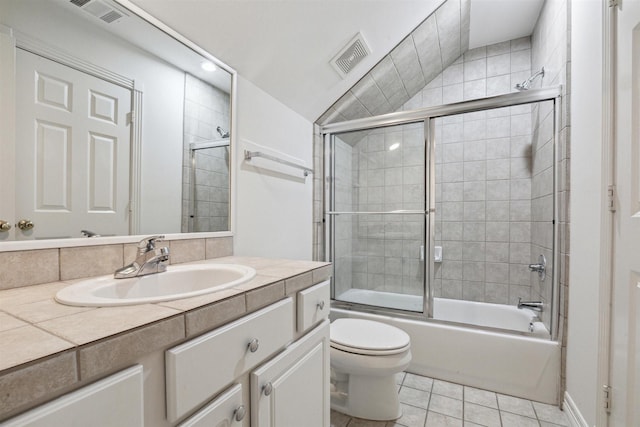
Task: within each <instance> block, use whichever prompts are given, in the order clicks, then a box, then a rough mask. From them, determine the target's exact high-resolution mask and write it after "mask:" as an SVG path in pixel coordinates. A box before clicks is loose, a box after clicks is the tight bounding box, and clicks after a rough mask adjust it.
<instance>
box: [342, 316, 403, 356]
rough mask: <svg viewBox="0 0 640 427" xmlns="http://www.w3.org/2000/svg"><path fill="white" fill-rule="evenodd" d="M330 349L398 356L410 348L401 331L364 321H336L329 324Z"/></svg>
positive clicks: (378, 323) (372, 354)
mask: <svg viewBox="0 0 640 427" xmlns="http://www.w3.org/2000/svg"><path fill="white" fill-rule="evenodd" d="M330 336H331V340H330V341H331V347H333V348H335V349H337V350H342V351H346V352H349V353H355V354H362V355H368V356H388V355H394V354H400V353H403V352H405V351H407V350H408V349H409V347H410V345H411V344H410V343H411V341H410V338H409V335H408V334H407V333H406V332H404V331H403V330H401V329H399V328H396V327H394V326H390V325H386V324H384V323H380V322H374V321H371V320H364V319H337V320H335V321H334V322H333V323H331V333H330Z"/></svg>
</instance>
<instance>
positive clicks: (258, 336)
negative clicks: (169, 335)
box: [165, 298, 293, 422]
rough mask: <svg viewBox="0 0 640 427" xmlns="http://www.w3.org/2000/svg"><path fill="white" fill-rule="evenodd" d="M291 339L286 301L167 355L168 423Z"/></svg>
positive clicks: (290, 308) (290, 312)
mask: <svg viewBox="0 0 640 427" xmlns="http://www.w3.org/2000/svg"><path fill="white" fill-rule="evenodd" d="M292 339H293V301H292V299H291V298H287V299H284V300H282V301H280V302H277V303H275V304H272V305H270V306H268V307H266V308H263V309H262V310H259V311H257V312H255V313H252V314H250V315H248V316H245V317H243V318H241V319H238V320H236V321H235V322H232V323H229V324H228V325H225V326H223V327H221V328H218V329H215V330H213V331H211V332H208V333H206V334H204V335H202V336H200V337H198V338H195V339H193V340H191V341H189V342H186V343H184V344H181V345H179V346H177V347H174V348H172V349H170V350H168V351H167V352H166V353H165V361H166V381H167V418H168V419H169V421H171V422H174V421H176V420H178V419H180V418H182V417H183V416H184V415H185V414H187V413H188V412H189V411H191V410H193V409H195V408H196V407H198V406H199V405H201V404H202V403H204V402H206V401H207V400H209V399H210V398H211V397H213V396H214V395H216V394H218V393H219V391H220V390H221V389H223V388H224V387H226V386H227V385H229V384H231V383H232V382H233V381H234V380H235V379H236V378H238V377H239V376H241V375H242V374H244V373H245V372H247V371H248V370H250V369H252V368H253V367H254V366H256V365H258V364H260V363H262V362H263V361H264V360H265V359H266V358H268V357H269V356H270V355H272V354H273V353H275V352H276V351H277V350H279V349H281V348H283V347H284V346H285V345H286V344H287V343H289V342H290V341H291V340H292ZM252 344H253V345H252Z"/></svg>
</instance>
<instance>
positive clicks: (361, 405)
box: [330, 319, 411, 421]
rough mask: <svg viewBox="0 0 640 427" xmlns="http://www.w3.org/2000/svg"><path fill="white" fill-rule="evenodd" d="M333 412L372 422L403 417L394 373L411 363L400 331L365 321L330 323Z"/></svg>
mask: <svg viewBox="0 0 640 427" xmlns="http://www.w3.org/2000/svg"><path fill="white" fill-rule="evenodd" d="M330 360H331V409H333V410H336V411H338V412H342V413H344V414H347V415H350V416H352V417H358V418H364V419H369V420H379V421H388V420H395V419H397V418H399V417H400V416H401V415H402V411H401V409H400V401H399V400H398V386H397V385H396V382H395V374H397V373H399V372H402V371H404V370H405V369H406V368H407V366H409V362H411V341H410V339H409V335H407V333H406V332H404V331H403V330H401V329H398V328H396V327H394V326H390V325H387V324H384V323H380V322H374V321H371V320H363V319H337V320H335V321H334V322H333V323H331V356H330Z"/></svg>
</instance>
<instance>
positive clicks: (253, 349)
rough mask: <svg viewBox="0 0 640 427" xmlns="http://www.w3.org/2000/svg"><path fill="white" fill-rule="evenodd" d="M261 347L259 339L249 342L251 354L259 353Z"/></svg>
mask: <svg viewBox="0 0 640 427" xmlns="http://www.w3.org/2000/svg"><path fill="white" fill-rule="evenodd" d="M259 346H260V342H259V341H258V338H254V339H252V340H251V341H250V342H249V351H250V352H251V353H255V352H256V351H258V347H259Z"/></svg>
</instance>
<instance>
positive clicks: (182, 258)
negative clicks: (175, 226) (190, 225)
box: [168, 239, 205, 264]
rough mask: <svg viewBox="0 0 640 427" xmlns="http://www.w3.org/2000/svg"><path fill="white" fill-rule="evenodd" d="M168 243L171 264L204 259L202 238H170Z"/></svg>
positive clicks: (203, 241)
mask: <svg viewBox="0 0 640 427" xmlns="http://www.w3.org/2000/svg"><path fill="white" fill-rule="evenodd" d="M168 243H169V246H170V250H171V256H170V258H169V262H170V263H171V264H180V263H183V262H191V261H202V260H203V259H205V240H204V239H188V240H172V241H171V242H168Z"/></svg>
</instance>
